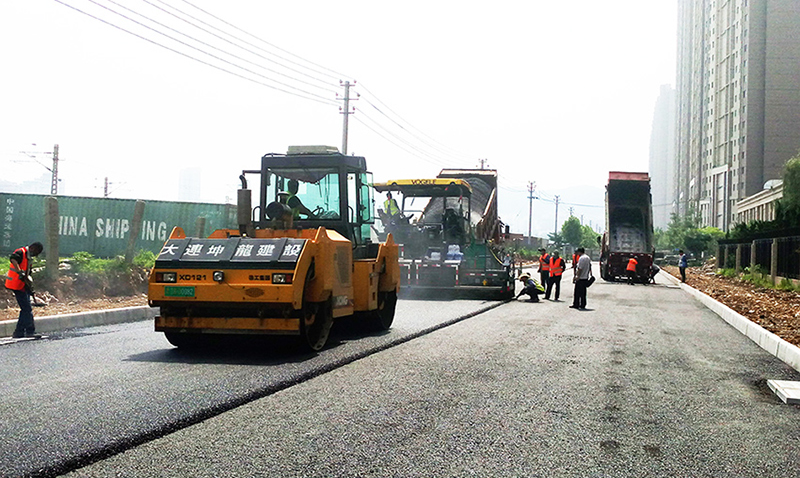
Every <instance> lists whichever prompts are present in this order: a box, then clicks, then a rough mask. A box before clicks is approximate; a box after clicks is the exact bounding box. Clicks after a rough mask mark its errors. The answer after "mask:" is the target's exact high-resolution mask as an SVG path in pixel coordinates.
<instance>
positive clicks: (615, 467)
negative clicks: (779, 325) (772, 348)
mask: <svg viewBox="0 0 800 478" xmlns="http://www.w3.org/2000/svg"><path fill="white" fill-rule="evenodd" d="M564 285H565V289H566V290H565V291H562V302H544V303H540V304H531V303H527V302H522V301H520V302H512V303H510V304H505V305H501V306H500V307H497V308H494V309H491V310H489V311H487V312H485V313H482V314H479V315H476V316H474V317H471V318H469V319H467V320H463V321H460V322H456V323H454V324H452V325H450V326H448V327H445V328H441V329H438V330H435V331H432V332H430V333H427V334H421V335H419V336H417V337H416V338H414V339H413V340H410V341H405V342H402V343H398V344H397V345H395V346H391V347H385V346H380V344H379V343H378V342H380V341H381V340H386V341H387V342H385V344H390V343H391V342H392V341H391V339H390V338H391V337H392V336H393V335H396V336H401V335H406V336H414V335H417V334H416V333H414V332H411V330H412V329H414V330H417V331H419V330H424V329H429V328H431V324H434V323H442V322H447V319H441V318H439V317H440V316H443V315H447V316H449V317H458V316H459V315H463V313H462V312H460V311H467V310H473V311H474V310H476V309H478V308H480V307H485V306H487V305H489V304H488V303H481V302H469V301H451V302H435V301H401V306H400V310H399V311H398V312H400V311H402V313H399V315H398V321H397V327H396V328H395V329H393V330H392V332H391V333H390V334H386V335H383V336H368V337H363V338H358V339H355V340H351V339H352V338H351V337H348V333H345V334H344V336H345V337H344V338H340V339H339V340H338V342H337V343H335V344H334V346H333V347H332V348H331V349H327V350H325V351H323V352H322V353H321V354H319V355H316V356H310V357H298V356H292V355H290V354H286V353H283V354H270V355H269V357H267V358H263V354H255V353H252V352H238V353H229V354H224V355H214V356H204V355H197V354H193V355H186V354H183V353H180V352H177V351H174V350H171V349H169V348H168V347H167V346H165V345H164V343H162V342H158V340H155V341H154V340H153V338H152V337H151V336H152V335H156V336H157V334H153V333H152V332H149V327H150V325H149V324H147V326H144V325H142V324H134V325H131V326H128V327H127V328H126V327H115V328H112V327H109V328H106V329H103V333H95V334H94V335H89V336H84V337H74V338H70V339H66V340H60V341H52V342H37V343H28V344H25V347H27V348H28V352H27V353H26V352H21V351H20V352H14V355H15V357H10V356H9V354H10V353H9V348H8V347H6V348H5V349H0V357H3V358H2V361H3V362H4V363H5V364H4V365H5V367H3V370H4V372H3V374H4V375H7V377H4V380H5V381H11V382H12V385H13V387H12V390H13V393H12V394H11V396H10V397H9V398H10V400H8V399H6V397H5V395H6V394H5V393H4V394H3V395H4V396H3V400H2V403H0V407H2V408H0V410H2V411H3V413H4V415H5V416H6V420H4V424H3V425H2V426H0V440H1V441H2V443H0V446H2V448H1V449H0V453H2V455H1V457H2V463H3V472H4V473H5V474H7V475H12V476H13V475H16V474H22V472H30V471H31V470H33V469H35V468H30V467H21V468H12V467H11V465H6V463H9V460H11V459H14V457H25V458H31V459H33V458H36V459H40V460H41V459H42V458H41V457H42V456H44V455H51V456H52V458H51V461H52V462H53V463H56V462H57V461H56V460H55V457H57V456H58V455H59V454H60V455H61V456H62V457H67V456H69V453H70V452H71V453H76V451H75V450H79V449H80V446H86V444H89V445H94V446H96V447H101V446H104V447H105V448H103V449H104V450H106V451H107V452H113V451H117V450H119V451H122V450H127V451H124V452H122V453H119V454H116V455H114V456H110V457H109V458H106V459H101V460H99V461H97V462H95V463H93V464H90V465H88V466H85V467H83V468H80V469H78V470H76V471H74V472H73V473H70V474H69V475H68V476H74V477H107V476H131V477H134V476H135V477H147V476H152V477H161V476H193V477H194V476H208V477H222V476H230V477H240V476H281V477H287V476H297V477H331V476H348V477H349V476H375V477H383V476H403V477H406V476H458V477H460V476H525V477H528V476H543V477H544V476H547V477H550V476H576V477H577V476H581V477H583V476H708V477H712V476H714V477H716V476H759V477H761V476H792V475H793V474H796V473H797V470H798V469H800V429H799V428H798V426H797V424H798V423H800V407H796V406H787V405H784V404H783V403H782V402H780V400H779V399H777V398H776V397H775V396H774V395H772V393H771V392H770V391H769V389H768V387H767V386H766V380H767V379H781V380H800V374H798V373H797V372H795V371H794V370H792V369H791V368H789V367H788V366H786V365H785V364H783V363H782V362H780V361H779V360H777V359H775V358H774V357H772V356H771V355H769V354H767V353H766V352H764V351H763V350H761V349H760V348H759V347H757V346H756V345H755V344H753V343H752V342H751V341H750V340H749V339H747V338H745V337H743V336H742V335H740V334H739V333H738V332H736V331H735V330H734V329H733V328H731V327H730V326H728V325H727V324H726V323H725V322H723V321H722V320H721V319H719V318H718V317H717V316H716V315H714V314H713V313H711V312H710V311H708V310H707V309H705V308H704V307H703V306H702V305H700V304H699V303H698V302H696V301H695V300H694V299H692V298H690V297H689V296H688V295H687V294H686V293H684V292H683V291H682V290H680V289H678V288H675V287H670V286H665V285H658V286H642V285H637V286H628V285H626V284H621V283H614V284H611V283H604V282H598V283H597V284H595V285H594V286H593V287H592V288H590V289H589V300H588V305H589V309H588V310H586V311H577V310H573V309H569V308H567V305H568V303H569V302H567V301H568V300H569V299H570V298H571V290H569V289H571V287H570V284H569V282H568V281H567V282H565V284H564ZM433 316H435V317H437V319H436V320H432V319H430V317H433ZM426 317H428V319H426ZM417 321H424V322H426V324H425V325H422V324H420V325H418V326H415V327H410V326H408V325H406V324H408V323H412V322H413V323H415V324H416V323H417ZM90 330H91V331H93V332H94V330H95V329H90ZM148 332H149V333H148ZM81 340H84V341H87V342H85V343H84V344H79V345H70V343H73V344H74V343H76V342H78V341H81ZM160 340H162V341H163V338H162V339H160ZM373 341H376V343H375V344H374V345H370V344H369V342H373ZM59 344H63V345H64V346H63V347H62V348H61V349H55V350H54V349H48V348H49V347H55V346H58V345H59ZM359 344H363V346H364V347H367V348H368V347H370V346H372V348H373V349H374V348H378V349H381V350H380V351H378V352H377V353H373V354H369V355H366V356H363V357H362V358H360V359H359V360H355V361H349V362H348V361H347V360H346V357H347V356H348V353H353V354H355V355H356V356H357V355H358V353H356V352H355V351H356V350H359V349H360V345H359ZM15 347H16V350H22V349H23V348H24V347H22V345H18V346H15ZM350 347H353V349H352V351H351V352H348V350H347V349H348V348H350ZM75 349H82V351H80V352H78V351H75V352H71V351H72V350H75ZM64 355H66V356H64ZM361 355H364V354H361ZM54 357H60V360H61V361H62V362H60V365H58V366H54V365H53V364H52V362H53V361H54ZM15 360H17V361H20V360H21V361H23V363H25V364H31V363H37V364H38V366H37V369H36V370H34V372H33V373H34V375H36V376H39V379H38V380H36V381H33V382H31V381H30V380H26V379H25V378H24V377H18V378H15V377H14V376H13V373H10V372H5V370H6V369H7V368H8V367H10V366H12V365H14V364H15ZM76 360H86V361H88V362H89V363H88V364H87V366H86V368H85V369H82V368H81V367H80V366H79V365H78V364H77V363H75V361H76ZM43 362H45V363H44V364H43ZM326 364H328V365H327V367H328V368H325V367H326ZM337 364H340V365H341V366H338V367H337V366H336V365H337ZM306 367H307V370H314V369H315V368H316V369H319V368H320V367H322V368H323V370H321V371H320V372H318V373H305V374H303V373H302V372H301V370H304V369H306ZM281 384H282V385H281ZM279 385H280V386H279ZM59 388H61V390H60V391H59V390H58V389H59ZM26 389H30V390H28V392H29V393H30V395H29V396H27V395H26V393H28V392H26ZM83 389H87V390H88V391H87V392H86V394H85V395H81V390H83ZM48 390H49V392H46V391H48ZM255 390H258V391H260V392H259V394H260V396H261V397H262V398H256V397H257V396H259V395H253V391H255ZM270 390H275V392H274V393H270ZM248 394H250V395H249V398H256V399H255V400H249V401H248V400H241V401H242V403H243V404H242V405H241V406H238V407H235V408H231V407H230V406H228V407H227V408H225V410H228V411H226V412H225V413H211V412H213V411H214V410H215V408H214V407H222V406H223V405H224V404H227V403H236V401H237V400H236V399H235V397H237V396H248ZM68 395H72V396H68ZM26 397H27V399H29V400H30V402H28V401H26ZM49 400H53V401H54V402H55V404H52V405H51V404H50V403H49V402H48V401H49ZM220 404H223V405H220ZM18 409H23V410H24V411H25V413H24V419H22V420H20V421H19V422H15V418H16V414H15V413H13V412H12V411H16V410H18ZM198 410H201V411H204V412H203V413H205V414H206V415H205V416H208V417H209V418H207V419H205V420H202V418H203V417H204V416H203V413H200V412H198ZM219 411H224V410H219ZM198 413H200V414H199V415H198ZM43 416H44V417H45V418H41V417H43ZM181 416H183V417H185V418H184V420H186V423H194V424H193V425H191V426H187V427H182V428H181V427H180V426H179V425H180V422H178V423H176V422H175V420H176V417H181ZM31 418H33V419H34V420H35V421H33V422H31V421H30V420H31ZM178 420H179V418H178ZM9 422H15V423H18V427H19V429H21V430H23V431H20V432H15V434H14V435H13V436H12V437H11V438H8V439H7V438H6V433H7V432H9V431H12V432H13V431H14V430H15V428H14V427H13V426H12V425H9ZM169 427H172V428H173V429H176V430H177V431H175V432H173V433H168V434H165V432H166V431H169ZM148 429H149V430H154V431H153V435H152V438H154V439H152V440H150V439H149V438H150V437H148V436H142V435H141V434H142V432H143V430H148ZM137 434H138V435H137ZM75 436H78V437H80V438H79V439H78V438H74V437H75ZM126 436H127V437H136V439H131V438H129V439H128V440H127V441H126V440H125V438H124V437H126ZM159 436H160V438H158V437H159ZM16 440H21V442H20V443H17V442H16ZM137 441H138V442H139V443H141V445H139V446H132V445H133V444H135V443H136V442H137ZM78 442H81V443H83V445H80V444H79V443H78ZM114 443H118V445H117V446H116V447H115V446H113V444H114ZM110 444H111V445H110ZM11 448H13V449H11ZM30 448H33V449H30ZM70 450H71V451H70ZM86 450H90V449H89V448H86ZM86 456H88V457H89V458H91V459H97V458H98V457H97V456H96V455H95V456H93V455H86ZM72 464H73V465H74V464H75V463H72ZM7 466H8V467H7ZM64 469H66V468H64Z"/></svg>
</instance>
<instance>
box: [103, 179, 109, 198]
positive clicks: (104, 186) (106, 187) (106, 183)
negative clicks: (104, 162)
mask: <svg viewBox="0 0 800 478" xmlns="http://www.w3.org/2000/svg"><path fill="white" fill-rule="evenodd" d="M103 197H104V198H107V197H108V176H106V178H105V181H104V182H103Z"/></svg>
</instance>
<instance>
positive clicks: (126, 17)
mask: <svg viewBox="0 0 800 478" xmlns="http://www.w3.org/2000/svg"><path fill="white" fill-rule="evenodd" d="M57 1H58V0H57ZM88 1H89V2H91V3H93V4H95V5H97V6H98V7H100V8H104V9H106V10H108V11H109V12H111V13H114V14H115V15H119V16H121V17H122V18H124V19H126V20H128V21H130V22H133V23H135V24H137V25H139V26H141V27H144V28H147V29H148V30H150V31H152V32H155V33H158V34H159V35H162V36H165V37H167V38H169V39H170V40H172V41H175V42H177V43H180V44H181V45H184V46H186V47H188V48H191V49H193V50H196V51H198V52H200V53H203V54H205V55H208V56H210V57H211V58H214V59H216V60H219V61H221V62H223V63H226V64H228V65H231V66H233V67H235V68H239V69H240V70H243V71H246V72H248V73H251V74H253V75H256V76H260V77H261V78H264V79H267V80H269V81H273V82H275V83H277V84H279V85H282V86H285V87H286V88H291V89H293V90H296V91H299V92H301V93H304V94H307V95H311V96H315V97H317V98H320V99H322V100H326V98H325V97H323V96H319V95H317V94H315V93H311V92H310V91H305V90H302V89H300V88H297V87H295V86H292V85H288V84H286V83H283V82H281V81H278V80H274V79H272V78H269V77H266V76H264V75H262V74H260V73H256V72H255V71H253V70H250V69H248V68H245V67H243V66H240V65H237V64H235V63H233V62H230V61H228V60H226V59H224V58H221V57H219V56H217V55H214V54H212V53H209V52H207V51H205V50H203V49H201V48H197V47H196V46H194V45H190V44H188V43H186V42H184V41H181V40H179V39H177V38H175V37H173V36H170V35H168V34H166V33H164V32H162V31H159V30H156V29H155V28H153V27H150V26H148V25H145V24H144V23H142V22H139V21H136V20H134V19H133V18H131V17H129V16H127V15H125V14H123V13H120V12H118V11H116V10H114V9H112V8H109V7H106V6H104V5H101V4H100V3H98V2H97V1H95V0H88ZM108 2H109V3H112V4H114V5H117V6H119V7H122V8H124V9H125V10H128V11H131V12H133V13H136V14H137V15H139V16H141V17H144V18H146V19H148V20H150V21H151V22H153V23H155V24H157V25H161V26H163V27H165V28H168V29H170V30H172V31H175V32H177V33H180V34H181V35H184V36H187V37H189V38H191V39H192V40H194V41H196V42H198V43H200V44H202V45H205V46H211V45H208V44H207V43H204V42H202V41H200V40H198V39H196V38H194V37H192V36H190V35H186V34H185V33H182V32H178V31H177V30H175V29H173V28H171V27H167V26H166V25H164V24H162V23H159V22H157V21H155V20H153V19H151V18H149V17H146V16H144V15H142V14H140V13H137V12H134V11H133V10H131V9H129V8H127V7H125V6H122V5H119V4H118V3H116V2H115V1H114V0H108ZM212 48H215V49H217V50H219V49H218V48H216V47H212ZM220 51H222V50H220ZM224 53H226V54H227V55H230V56H233V57H234V58H237V59H240V60H242V58H241V57H238V56H236V55H232V54H230V53H227V52H224ZM262 68H264V67H262ZM265 69H266V68H265Z"/></svg>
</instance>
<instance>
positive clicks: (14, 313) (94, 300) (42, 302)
mask: <svg viewBox="0 0 800 478" xmlns="http://www.w3.org/2000/svg"><path fill="white" fill-rule="evenodd" d="M34 293H35V297H36V303H37V304H38V306H35V307H34V308H33V315H34V317H44V316H47V315H60V314H71V313H75V312H90V311H93V310H103V309H119V308H122V307H135V306H142V305H147V275H146V272H145V271H142V272H138V273H132V274H124V275H120V276H115V277H106V278H102V279H98V278H96V277H93V278H91V279H88V278H81V277H72V276H64V277H62V278H61V279H59V281H58V284H54V285H51V286H38V285H37V287H36V289H35V292H34ZM0 297H2V300H0V320H9V319H17V318H18V317H19V306H18V305H17V301H16V299H15V298H14V294H13V293H12V292H11V291H9V290H5V291H4V293H3V294H2V296H0Z"/></svg>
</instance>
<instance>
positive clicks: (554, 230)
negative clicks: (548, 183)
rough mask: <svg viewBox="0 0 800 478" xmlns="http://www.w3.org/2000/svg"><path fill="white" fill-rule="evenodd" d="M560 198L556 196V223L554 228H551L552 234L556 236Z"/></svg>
mask: <svg viewBox="0 0 800 478" xmlns="http://www.w3.org/2000/svg"><path fill="white" fill-rule="evenodd" d="M559 198H560V196H556V223H555V227H554V228H553V234H558V199H559Z"/></svg>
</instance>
